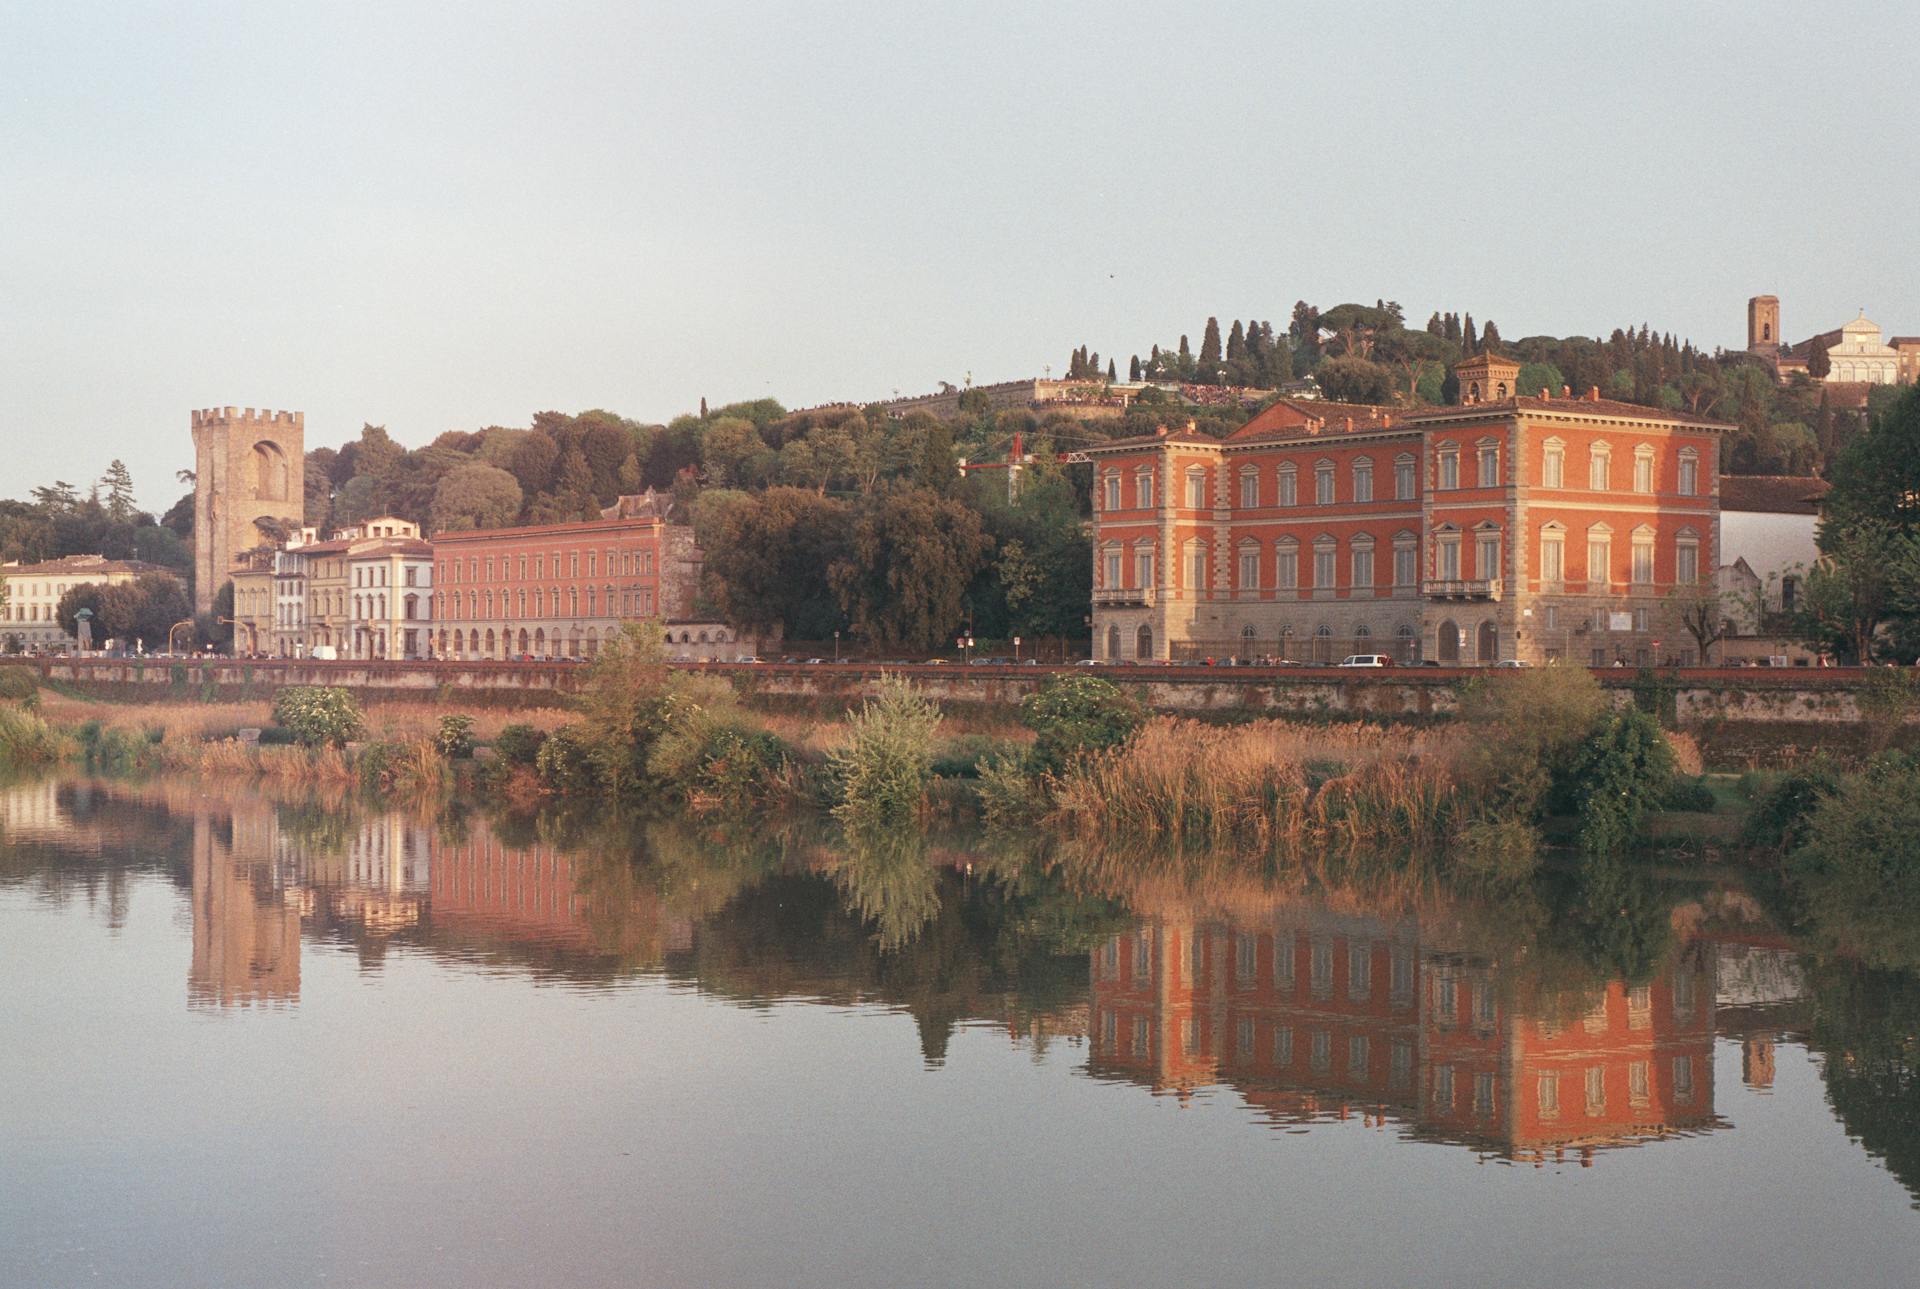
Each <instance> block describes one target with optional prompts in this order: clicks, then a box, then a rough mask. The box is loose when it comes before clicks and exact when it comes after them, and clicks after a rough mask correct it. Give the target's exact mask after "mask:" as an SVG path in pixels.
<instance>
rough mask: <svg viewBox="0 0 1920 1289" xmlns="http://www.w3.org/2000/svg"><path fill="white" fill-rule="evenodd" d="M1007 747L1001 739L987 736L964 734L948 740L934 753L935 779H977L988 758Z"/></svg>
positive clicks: (933, 767)
mask: <svg viewBox="0 0 1920 1289" xmlns="http://www.w3.org/2000/svg"><path fill="white" fill-rule="evenodd" d="M1004 746H1005V743H1004V742H1003V740H1001V739H997V738H993V737H991V736H989V735H986V734H962V735H961V736H960V737H958V738H953V739H948V740H947V741H946V742H945V743H943V744H942V745H941V746H940V750H939V751H938V752H936V753H934V757H933V766H932V769H933V777H934V778H936V779H977V778H979V777H980V767H981V765H982V763H984V762H985V761H986V760H987V758H989V757H992V756H995V755H997V754H998V753H999V751H1000V749H1001V748H1002V747H1004Z"/></svg>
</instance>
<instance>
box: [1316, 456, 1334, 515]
mask: <svg viewBox="0 0 1920 1289" xmlns="http://www.w3.org/2000/svg"><path fill="white" fill-rule="evenodd" d="M1313 504H1314V505H1316V506H1331V505H1332V504H1333V462H1331V461H1321V462H1318V463H1317V464H1315V466H1314V467H1313Z"/></svg>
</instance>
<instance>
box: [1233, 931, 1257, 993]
mask: <svg viewBox="0 0 1920 1289" xmlns="http://www.w3.org/2000/svg"><path fill="white" fill-rule="evenodd" d="M1259 963H1260V941H1259V940H1257V939H1256V938H1254V937H1253V936H1250V935H1245V934H1241V935H1236V936H1234V937H1233V979H1234V982H1235V983H1236V984H1238V985H1240V986H1241V987H1242V988H1246V987H1248V986H1251V985H1252V984H1253V983H1254V977H1255V975H1256V974H1257V970H1258V967H1259Z"/></svg>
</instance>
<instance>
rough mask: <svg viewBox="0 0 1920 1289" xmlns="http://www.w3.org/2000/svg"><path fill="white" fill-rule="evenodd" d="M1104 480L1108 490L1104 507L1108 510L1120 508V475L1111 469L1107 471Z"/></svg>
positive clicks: (1106, 490)
mask: <svg viewBox="0 0 1920 1289" xmlns="http://www.w3.org/2000/svg"><path fill="white" fill-rule="evenodd" d="M1104 482H1105V492H1106V497H1105V501H1104V508H1105V509H1107V510H1118V509H1120V476H1119V475H1118V474H1116V473H1115V472H1113V471H1112V470H1109V471H1107V477H1106V479H1105V481H1104Z"/></svg>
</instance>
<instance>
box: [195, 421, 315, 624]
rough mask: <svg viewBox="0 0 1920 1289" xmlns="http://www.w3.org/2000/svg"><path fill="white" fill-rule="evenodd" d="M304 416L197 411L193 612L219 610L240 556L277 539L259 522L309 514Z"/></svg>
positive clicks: (296, 518)
mask: <svg viewBox="0 0 1920 1289" xmlns="http://www.w3.org/2000/svg"><path fill="white" fill-rule="evenodd" d="M306 423H307V418H306V414H305V413H304V412H269V411H266V410H265V409H262V410H260V411H258V412H256V411H254V410H253V409H252V408H251V407H249V408H247V409H246V410H245V411H239V410H237V409H235V408H231V407H210V408H207V409H206V410H204V411H197V412H195V413H194V414H193V468H194V471H195V473H196V475H197V479H196V482H195V484H194V493H193V506H194V509H193V607H194V608H195V609H197V610H200V611H202V612H204V611H206V610H208V609H211V608H212V607H213V597H214V595H215V594H216V593H218V592H219V590H220V587H221V585H222V584H223V583H225V582H226V580H227V579H228V578H229V577H230V576H232V570H233V561H234V557H235V556H237V555H239V554H240V552H242V551H245V550H251V549H252V548H253V547H255V546H259V545H261V544H263V543H266V542H268V541H270V540H271V538H270V537H269V536H268V534H267V533H266V532H265V531H264V530H262V529H261V528H260V527H259V526H258V525H259V523H260V521H262V520H266V521H268V523H269V524H277V523H279V522H281V521H291V525H292V527H295V528H298V527H299V526H300V524H301V522H302V521H303V520H304V518H305V515H306V499H307V489H306V477H307V475H306V460H307V457H306Z"/></svg>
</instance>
